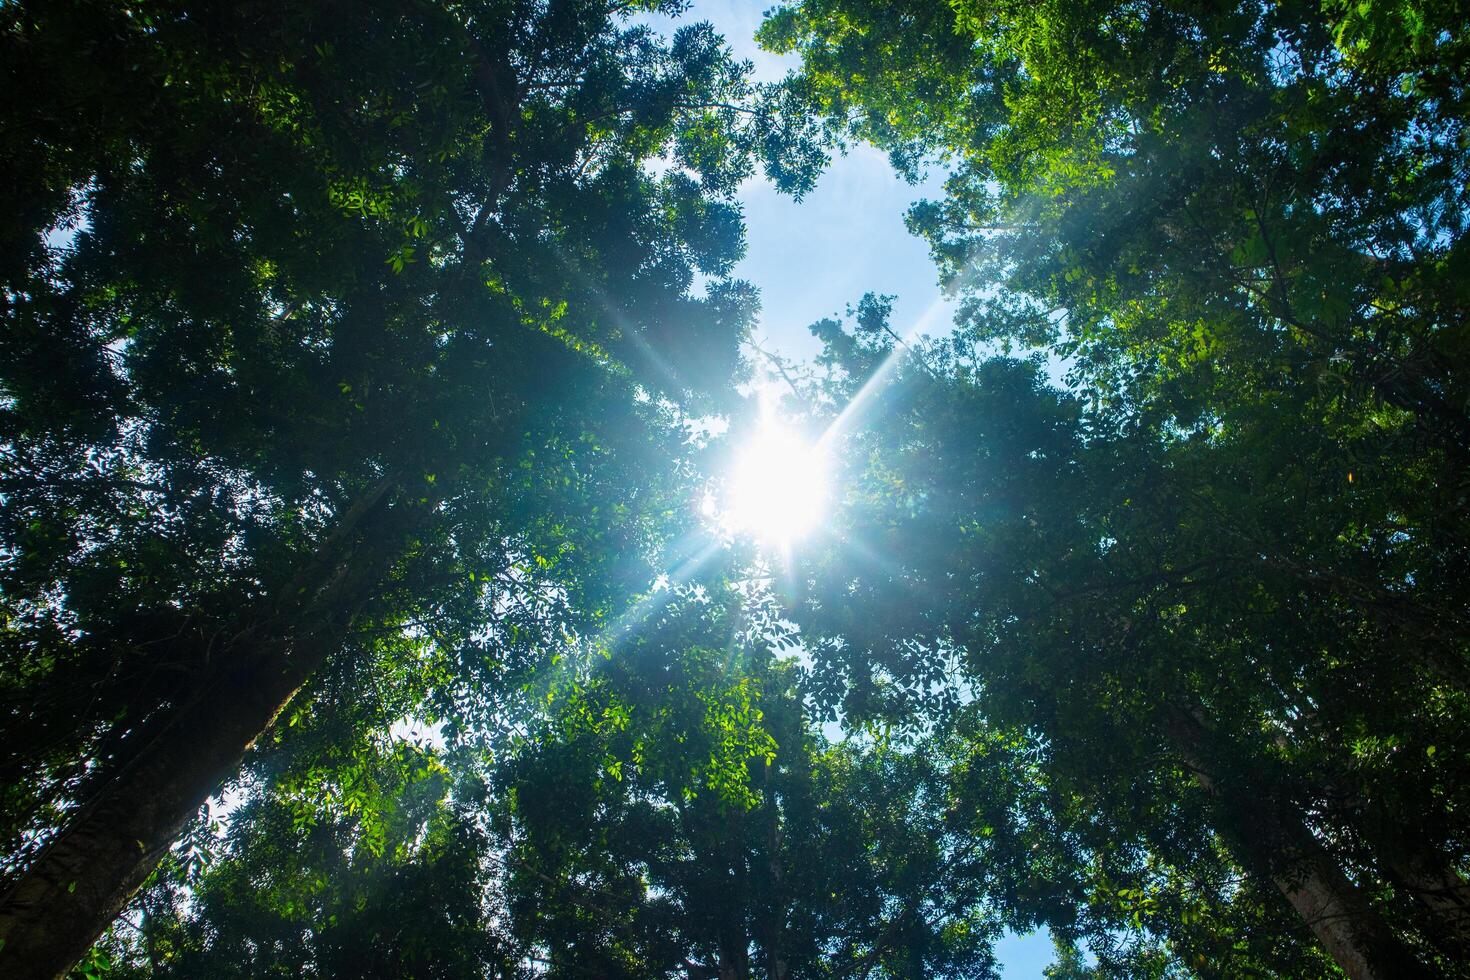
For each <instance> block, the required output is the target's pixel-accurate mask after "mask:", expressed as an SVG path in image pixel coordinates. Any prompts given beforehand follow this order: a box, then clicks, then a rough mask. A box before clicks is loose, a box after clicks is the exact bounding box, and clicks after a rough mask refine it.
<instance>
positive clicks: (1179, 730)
mask: <svg viewBox="0 0 1470 980" xmlns="http://www.w3.org/2000/svg"><path fill="white" fill-rule="evenodd" d="M1201 715H1202V712H1201V711H1198V710H1195V711H1191V710H1186V709H1182V708H1175V709H1173V710H1171V711H1170V712H1169V714H1168V715H1167V717H1166V719H1165V722H1164V728H1165V732H1166V734H1167V735H1168V737H1169V739H1170V742H1171V743H1172V745H1173V747H1174V750H1175V751H1176V752H1177V753H1178V754H1179V757H1180V758H1181V759H1182V760H1183V762H1184V764H1185V766H1186V767H1187V768H1188V769H1189V770H1190V772H1191V773H1192V774H1193V777H1194V780H1195V782H1196V783H1198V784H1199V786H1200V788H1202V789H1203V790H1204V791H1205V792H1206V793H1208V794H1209V795H1210V796H1211V797H1212V798H1213V799H1214V801H1215V803H1216V806H1217V807H1218V810H1219V813H1220V814H1221V816H1222V818H1223V819H1222V821H1221V823H1222V829H1223V830H1224V831H1225V833H1226V835H1227V838H1228V839H1229V841H1230V843H1231V845H1232V846H1233V847H1234V849H1235V850H1236V853H1237V854H1238V855H1239V856H1240V858H1241V859H1242V863H1243V864H1244V865H1245V866H1246V867H1249V868H1253V869H1257V870H1259V871H1260V872H1261V873H1264V874H1266V875H1267V876H1269V878H1270V880H1271V882H1272V883H1273V884H1274V885H1275V886H1276V887H1277V889H1278V890H1280V892H1281V894H1282V896H1283V897H1284V898H1285V899H1286V901H1287V902H1288V903H1289V904H1290V905H1291V907H1292V908H1293V909H1294V910H1295V911H1296V913H1297V915H1299V916H1300V917H1301V919H1302V921H1303V922H1305V923H1306V924H1307V927H1308V928H1310V929H1311V930H1312V933H1313V935H1315V936H1316V937H1317V941H1318V942H1320V943H1321V944H1322V947H1323V949H1325V950H1326V951H1327V953H1328V955H1330V956H1331V957H1332V958H1333V960H1334V961H1336V963H1337V965H1338V966H1340V967H1341V968H1342V970H1343V972H1344V973H1345V974H1347V976H1348V977H1350V978H1352V980H1409V978H1417V977H1428V976H1430V975H1431V974H1430V973H1429V971H1428V970H1427V969H1426V968H1425V967H1424V965H1423V964H1422V963H1421V962H1420V960H1419V957H1418V956H1417V955H1416V954H1415V953H1414V951H1413V950H1412V949H1411V948H1410V947H1409V946H1408V945H1407V944H1406V943H1404V942H1403V941H1402V940H1401V939H1400V938H1399V937H1398V935H1396V934H1395V933H1394V931H1393V930H1392V929H1391V928H1390V927H1389V925H1388V923H1387V921H1385V919H1384V918H1383V916H1382V915H1381V914H1380V913H1379V912H1378V910H1377V909H1375V908H1374V907H1373V905H1372V903H1371V902H1370V901H1369V900H1368V899H1367V897H1366V896H1364V895H1363V893H1362V891H1361V889H1359V888H1358V887H1357V886H1356V885H1355V884H1353V882H1352V881H1351V880H1350V879H1349V878H1348V877H1347V875H1346V874H1344V873H1343V870H1342V868H1341V867H1340V866H1339V865H1338V863H1337V860H1336V858H1334V857H1333V855H1332V854H1331V853H1330V852H1329V851H1328V850H1327V849H1326V848H1325V847H1324V846H1323V845H1322V843H1321V842H1320V841H1319V840H1318V839H1317V837H1316V836H1315V835H1313V833H1312V831H1311V829H1310V828H1309V827H1308V826H1307V825H1306V823H1305V822H1304V821H1303V819H1302V818H1301V815H1300V814H1299V813H1298V812H1296V810H1295V808H1294V807H1293V806H1292V805H1291V804H1290V801H1289V800H1287V799H1285V798H1283V795H1282V794H1281V793H1280V791H1279V787H1275V786H1270V785H1266V786H1260V785H1245V783H1246V780H1242V779H1237V778H1234V777H1232V776H1229V775H1227V774H1226V767H1224V766H1221V765H1219V764H1218V763H1217V762H1216V761H1215V756H1216V752H1215V750H1214V749H1213V747H1212V745H1211V742H1212V741H1213V740H1214V739H1213V733H1212V731H1211V729H1210V726H1209V725H1208V724H1207V722H1206V720H1205V719H1203V718H1202V717H1201Z"/></svg>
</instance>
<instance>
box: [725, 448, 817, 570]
mask: <svg viewBox="0 0 1470 980" xmlns="http://www.w3.org/2000/svg"><path fill="white" fill-rule="evenodd" d="M728 495H729V496H728V499H727V500H726V504H725V508H724V522H725V524H726V525H727V526H728V527H729V529H730V530H732V531H735V532H740V533H745V534H750V535H753V536H755V537H757V538H760V539H762V540H766V541H772V542H776V543H781V544H785V543H789V542H791V541H793V540H795V539H797V538H800V537H802V536H803V535H805V534H807V533H808V532H810V531H811V530H812V529H813V528H815V527H816V526H817V524H818V523H820V521H821V519H822V515H823V513H824V512H825V510H826V506H827V463H826V458H825V453H824V452H823V451H822V450H821V449H820V448H818V447H817V446H815V445H813V444H811V443H808V442H807V441H805V440H804V439H802V438H801V436H800V435H799V434H798V433H796V432H794V431H792V430H791V429H789V428H784V427H782V426H780V425H779V424H777V423H776V422H774V421H769V420H768V421H767V422H765V423H764V424H762V425H761V427H760V428H758V429H757V430H756V431H755V433H754V434H753V435H752V436H751V438H750V441H749V442H747V443H746V444H745V445H744V446H742V447H741V449H740V450H739V451H738V452H737V453H736V455H735V465H734V469H733V470H732V472H731V474H730V481H729V484H728Z"/></svg>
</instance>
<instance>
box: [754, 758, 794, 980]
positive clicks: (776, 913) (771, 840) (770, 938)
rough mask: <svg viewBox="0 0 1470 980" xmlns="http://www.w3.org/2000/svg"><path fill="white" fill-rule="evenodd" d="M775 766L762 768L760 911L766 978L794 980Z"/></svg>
mask: <svg viewBox="0 0 1470 980" xmlns="http://www.w3.org/2000/svg"><path fill="white" fill-rule="evenodd" d="M774 768H775V765H774V763H773V764H769V765H766V766H764V767H762V770H761V771H762V773H763V775H764V782H765V786H764V790H765V802H764V807H765V811H766V814H765V816H766V854H765V858H766V872H767V875H768V879H767V888H766V895H765V901H764V902H763V903H762V904H763V905H764V906H765V907H764V908H763V909H761V910H760V912H759V913H758V914H759V915H760V922H761V932H762V933H763V935H762V936H761V945H763V946H764V947H765V960H766V980H791V964H790V963H789V962H788V961H787V959H786V955H787V953H786V905H787V902H786V882H785V874H784V872H783V868H782V863H781V856H782V854H781V809H780V807H778V806H777V805H776V791H775V789H774V788H773V787H772V786H771V775H772V771H773V770H774Z"/></svg>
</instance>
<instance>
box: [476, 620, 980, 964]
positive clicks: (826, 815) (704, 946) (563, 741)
mask: <svg viewBox="0 0 1470 980" xmlns="http://www.w3.org/2000/svg"><path fill="white" fill-rule="evenodd" d="M719 594H720V593H719V592H716V593H715V597H713V598H712V597H711V596H709V595H706V596H705V597H704V598H702V599H700V598H697V597H695V596H692V595H691V596H686V597H684V598H683V599H678V598H675V599H672V600H671V602H670V604H669V605H668V606H666V607H665V608H664V609H661V610H659V611H658V612H657V613H655V614H654V615H653V616H652V617H650V619H649V620H647V621H645V622H643V623H641V624H640V625H639V626H638V628H637V630H636V631H635V632H634V633H632V634H630V635H629V636H627V637H626V638H623V639H621V640H620V641H619V642H616V643H614V644H613V645H612V646H611V648H610V649H609V650H608V651H607V653H606V659H601V658H598V659H596V660H594V661H593V662H592V663H591V664H590V665H589V666H588V668H587V669H586V672H585V673H581V672H578V674H576V675H574V676H576V677H577V679H576V680H575V681H573V680H572V679H571V678H568V680H567V681H565V682H563V684H562V685H560V686H559V687H558V688H557V689H554V690H553V691H551V692H550V694H549V695H548V698H549V700H550V701H551V703H552V707H551V709H550V711H549V712H548V713H547V716H546V717H545V719H544V720H543V721H541V722H540V723H538V724H537V725H535V726H533V727H532V728H530V729H529V730H528V731H527V732H526V735H525V740H524V743H523V746H522V748H521V750H520V751H519V752H518V753H517V754H516V756H515V757H514V758H513V759H512V760H511V761H509V763H508V764H507V765H505V767H504V768H503V769H502V771H501V772H500V773H499V775H498V776H497V777H496V779H495V781H494V782H495V785H496V786H497V787H498V790H499V792H498V793H497V794H496V797H497V799H498V800H499V801H500V802H499V803H498V804H496V808H497V810H498V812H499V816H498V818H497V822H498V825H499V826H500V827H501V828H502V830H501V833H502V836H503V839H504V840H505V842H506V847H507V850H506V858H505V865H506V870H507V872H508V882H507V889H508V891H509V895H510V899H509V902H510V910H511V922H512V924H513V926H512V927H513V929H514V931H515V933H516V935H517V937H518V938H519V939H520V940H521V942H523V943H524V944H525V948H527V949H528V950H529V951H530V955H531V956H533V957H537V958H540V959H542V960H543V961H544V969H545V975H547V976H552V977H583V976H598V977H609V978H612V977H687V978H701V977H708V978H721V980H725V978H730V980H746V978H750V977H765V978H768V980H797V978H804V977H809V978H815V977H862V976H867V977H961V976H964V977H973V976H993V975H994V973H993V965H994V961H993V958H992V956H991V952H990V946H991V943H992V942H993V941H994V939H995V938H996V937H997V936H998V935H999V933H1000V929H1001V926H1002V919H1001V918H1000V916H999V915H998V914H997V912H996V910H995V909H993V908H991V907H990V906H989V904H988V902H987V900H986V897H985V893H984V888H983V885H984V882H985V874H984V869H985V868H986V866H987V858H986V853H985V851H986V848H985V847H984V846H983V843H982V842H979V841H969V842H964V841H959V840H957V839H956V837H955V836H954V835H953V834H952V832H951V829H950V827H949V816H950V812H949V804H950V799H949V796H948V793H947V790H946V783H945V773H944V767H943V765H942V764H941V762H940V760H938V759H931V758H930V757H929V756H928V755H927V754H926V753H925V752H924V751H922V750H908V749H906V748H904V747H902V746H899V745H898V744H892V745H886V744H874V743H870V742H865V741H864V740H855V741H845V742H842V743H838V744H831V743H828V742H826V741H825V739H823V738H822V737H821V736H820V735H819V733H818V732H817V731H816V730H815V727H814V725H813V723H812V721H811V719H810V717H809V716H808V715H807V714H806V712H805V710H804V709H803V704H802V697H801V695H800V693H799V691H798V688H797V686H796V683H795V682H796V680H797V677H798V672H797V670H796V665H795V664H794V663H793V662H792V661H790V660H789V659H781V658H778V657H775V656H774V651H773V650H772V649H771V648H770V647H769V646H768V645H767V644H769V643H770V642H771V639H772V637H777V638H779V637H780V636H781V634H782V630H781V628H780V627H779V625H778V624H776V623H773V622H769V621H766V622H760V619H761V617H760V616H759V615H757V616H755V617H754V618H753V619H752V618H751V617H750V614H749V610H748V609H747V610H745V611H742V610H741V608H740V606H741V603H740V602H738V601H737V600H738V596H733V595H729V594H726V596H725V598H723V599H721V598H718V596H719Z"/></svg>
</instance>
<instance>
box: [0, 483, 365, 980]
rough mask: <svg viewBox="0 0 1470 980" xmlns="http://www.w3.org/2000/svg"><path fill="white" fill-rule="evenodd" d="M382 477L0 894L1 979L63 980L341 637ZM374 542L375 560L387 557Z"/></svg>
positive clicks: (356, 596) (361, 573) (360, 585)
mask: <svg viewBox="0 0 1470 980" xmlns="http://www.w3.org/2000/svg"><path fill="white" fill-rule="evenodd" d="M389 486H390V483H389V481H387V480H384V481H382V482H381V483H379V484H378V485H377V486H376V487H375V488H373V489H372V490H370V491H369V492H368V493H367V494H365V495H364V496H363V497H362V498H360V499H359V500H358V501H357V503H356V504H354V505H353V506H352V507H351V508H349V509H348V510H347V511H346V512H345V513H344V514H343V516H342V518H341V520H340V521H339V523H338V526H337V529H336V530H335V531H334V532H333V534H332V535H330V536H329V537H328V538H327V540H325V541H324V542H323V544H322V546H321V547H320V548H319V549H318V551H317V558H316V559H315V560H314V561H312V562H311V563H309V567H307V568H305V569H303V571H302V572H301V573H300V574H298V575H296V576H295V577H293V578H292V579H291V580H289V581H288V582H286V583H284V585H283V587H282V588H281V590H280V595H281V596H282V598H281V599H279V600H278V601H277V602H275V603H274V604H273V605H272V606H271V608H270V609H268V610H262V612H261V615H260V616H259V617H258V619H257V621H256V622H255V623H254V624H252V626H251V627H250V628H248V629H246V630H244V631H242V633H241V634H240V635H239V636H238V637H237V638H236V639H235V640H234V641H233V642H232V643H230V644H229V646H228V648H227V650H226V651H224V652H225V655H224V656H221V657H219V658H218V660H217V662H218V663H219V664H220V666H219V667H217V668H216V669H215V670H214V671H213V672H212V673H210V674H209V675H208V676H207V678H206V679H204V680H203V681H202V682H201V685H200V688H199V690H198V691H197V692H195V693H194V694H193V695H192V696H191V697H190V698H189V699H188V700H187V701H186V702H184V703H182V704H181V705H179V707H178V708H177V709H176V711H175V712H174V714H173V716H172V718H171V719H170V721H169V722H168V723H167V724H166V725H165V726H163V727H162V730H160V731H159V732H158V733H157V734H156V735H155V736H154V737H153V738H152V740H151V741H150V743H149V744H148V745H147V746H146V747H144V748H142V749H140V750H139V751H138V752H137V754H136V755H135V756H133V757H132V758H131V759H130V760H129V762H128V764H127V765H126V766H125V767H124V768H122V769H121V770H120V771H118V772H117V773H116V775H115V776H114V777H113V778H111V779H110V780H108V781H107V783H106V784H105V785H104V786H102V787H101V788H100V789H99V790H98V791H97V792H96V794H95V795H94V796H93V797H92V798H91V799H89V800H88V801H87V802H86V803H84V804H83V805H82V806H80V807H78V809H77V810H76V812H75V816H74V817H73V818H72V820H71V822H70V823H69V824H68V825H67V826H66V827H65V828H64V829H63V830H62V831H61V832H60V833H58V835H57V836H56V837H55V839H53V840H52V841H51V842H50V844H48V845H47V847H46V848H45V849H44V850H43V851H42V852H41V853H40V854H39V855H38V856H37V858H36V860H35V861H34V862H33V863H32V864H31V866H30V867H29V868H28V869H27V870H26V872H25V874H24V875H23V876H22V877H21V878H20V879H18V880H17V881H16V883H15V884H14V886H13V887H12V888H11V889H10V890H9V891H8V892H7V893H6V894H5V895H4V897H3V899H0V942H3V946H0V976H4V977H6V978H9V980H32V978H36V980H52V978H59V977H64V976H65V975H66V973H67V972H68V971H69V970H70V968H71V967H72V966H73V965H74V964H75V963H76V962H77V961H78V960H79V959H80V958H81V957H82V956H83V955H84V954H85V953H86V951H87V949H88V948H89V947H90V946H91V945H92V944H93V943H94V942H96V940H97V938H98V936H100V935H101V934H102V932H103V930H104V929H106V928H107V926H108V924H109V923H111V922H112V920H113V919H114V918H116V917H117V915H118V914H119V913H120V912H121V911H122V909H123V907H124V906H125V905H126V904H127V902H128V900H129V899H130V898H131V897H132V895H133V894H134V893H135V892H136V891H137V889H138V888H139V887H140V886H141V885H142V884H143V882H144V881H145V880H146V879H147V878H148V876H149V875H150V874H151V873H152V872H153V869H154V868H155V867H157V865H158V862H159V861H160V860H161V859H162V858H163V856H164V854H165V853H167V851H168V849H169V847H170V846H171V845H172V844H173V842H174V841H175V840H176V839H177V837H178V835H179V833H180V831H181V830H182V829H183V827H184V825H185V824H186V823H187V822H188V820H189V818H190V817H191V816H193V815H194V814H195V813H196V812H198V810H199V808H200V806H202V805H203V804H204V802H205V801H206V800H207V799H208V798H209V796H210V795H211V794H212V793H214V792H215V791H216V790H217V789H218V788H219V786H220V784H221V783H222V782H223V781H224V780H225V779H227V778H228V777H229V776H230V775H231V774H232V773H234V772H235V771H236V769H238V767H239V765H240V762H241V759H242V758H243V757H244V755H245V753H246V752H247V751H248V750H249V749H250V747H251V746H252V745H253V744H254V743H255V740H256V739H257V738H259V737H260V736H261V735H262V734H263V733H265V732H266V731H267V730H269V728H270V726H271V725H272V724H273V723H274V721H275V719H276V718H277V716H278V715H279V714H280V713H281V711H282V709H284V708H285V706H286V705H287V704H288V703H290V701H291V698H292V697H293V696H294V695H295V694H296V692H297V691H298V690H300V688H301V686H302V685H303V684H304V683H305V682H306V680H307V679H308V678H309V677H310V676H311V674H312V673H313V672H314V671H315V670H316V669H317V667H319V666H320V665H321V663H322V662H323V661H324V660H325V659H326V658H327V656H328V655H330V653H331V652H332V651H333V650H334V649H335V648H336V647H337V645H338V644H339V643H340V642H341V639H342V636H343V633H344V631H345V630H346V628H347V626H348V624H349V623H350V621H351V619H352V616H353V613H354V612H355V611H356V609H357V608H358V606H359V605H360V601H361V598H362V597H363V595H364V593H365V592H366V591H368V590H370V589H371V587H372V586H373V585H374V584H375V581H376V579H377V578H378V571H379V570H380V569H381V568H382V564H381V561H379V560H374V557H370V556H368V555H366V554H364V549H363V548H362V547H359V546H358V544H359V542H361V541H362V540H363V539H365V538H367V537H368V536H369V535H368V534H367V533H365V531H364V529H363V527H362V525H363V519H364V518H365V517H366V515H367V514H368V513H369V512H370V511H372V510H373V509H374V508H376V507H377V506H378V505H379V503H380V502H381V501H382V500H383V497H384V495H385V494H386V492H387V490H388V488H389ZM382 545H383V542H382V539H381V538H379V539H378V540H377V541H375V542H374V546H373V550H374V552H375V555H376V556H382V555H385V554H387V549H385V548H383V546H382Z"/></svg>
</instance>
